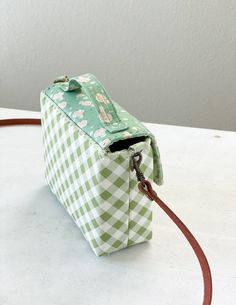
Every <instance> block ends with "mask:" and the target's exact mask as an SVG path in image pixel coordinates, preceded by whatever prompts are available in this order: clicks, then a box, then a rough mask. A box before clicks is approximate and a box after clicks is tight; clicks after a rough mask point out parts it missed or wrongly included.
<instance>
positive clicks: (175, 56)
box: [0, 0, 236, 130]
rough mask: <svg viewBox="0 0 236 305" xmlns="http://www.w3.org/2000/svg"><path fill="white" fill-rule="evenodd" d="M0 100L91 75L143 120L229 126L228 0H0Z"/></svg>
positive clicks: (233, 74) (232, 8) (12, 101)
mask: <svg viewBox="0 0 236 305" xmlns="http://www.w3.org/2000/svg"><path fill="white" fill-rule="evenodd" d="M0 35H1V36H0V38H1V50H0V63H1V73H0V90H1V98H0V106H1V107H9V108H19V109H31V110H39V92H40V90H41V89H42V88H44V87H45V86H46V85H47V84H48V83H50V82H51V81H52V80H53V79H54V78H55V77H56V76H59V75H63V74H68V75H70V76H74V75H80V74H83V73H85V72H92V73H94V74H95V75H96V76H97V77H98V78H99V79H100V80H101V81H102V83H103V84H104V85H105V87H106V89H107V90H108V92H109V93H110V95H111V96H112V97H113V98H114V99H115V100H116V101H118V102H119V103H120V104H121V105H122V106H123V107H124V108H126V109H127V110H128V111H130V112H131V113H133V114H134V115H135V116H137V117H138V118H139V119H141V120H142V121H145V122H155V123H165V124H174V125H186V126H196V127H207V128H215V129H226V130H236V119H235V117H236V103H235V99H236V2H235V0H226V1H223V0H207V1H206V0H198V1H195V0H172V1H170V0H156V1H155V0H149V1H148V0H146V1H142V0H133V1H131V0H126V1H125V0H120V1H115V0H94V1H91V0H78V1H76V0H73V1H72V0H67V1H50V0H47V1H46V0H41V1H27V0H12V1H5V0H1V1H0Z"/></svg>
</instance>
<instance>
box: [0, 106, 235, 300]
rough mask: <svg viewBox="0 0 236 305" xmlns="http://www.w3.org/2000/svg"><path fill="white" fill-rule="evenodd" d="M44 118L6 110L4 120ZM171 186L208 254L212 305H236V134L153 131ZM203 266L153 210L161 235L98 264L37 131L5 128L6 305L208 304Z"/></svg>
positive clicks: (0, 183) (2, 265)
mask: <svg viewBox="0 0 236 305" xmlns="http://www.w3.org/2000/svg"><path fill="white" fill-rule="evenodd" d="M21 116H25V117H32V116H34V117H39V113H36V112H27V111H19V110H10V109H3V108H2V109H1V108H0V118H4V117H21ZM146 126H147V127H148V128H149V129H150V130H151V131H152V132H153V133H154V134H155V135H156V137H157V141H158V143H159V148H160V152H161V157H162V163H163V169H164V179H165V183H164V185H163V186H161V187H157V188H156V190H157V192H158V194H159V195H160V197H161V198H163V199H164V200H166V201H167V202H169V205H170V207H171V208H173V209H174V211H176V213H177V214H178V215H179V216H180V217H181V218H182V219H183V220H184V221H185V223H186V224H187V226H189V228H190V229H191V230H192V231H193V233H194V234H195V236H196V237H197V239H198V240H199V242H200V244H201V245H202V247H203V249H204V250H205V252H206V255H207V256H208V259H209V262H210V265H211V268H212V275H213V281H214V296H213V303H212V304H213V305H235V304H236V243H235V241H236V133H234V132H227V131H217V130H207V129H199V128H188V127H177V126H170V125H169V126H168V125H158V124H148V123H147V124H146ZM201 300H202V279H201V272H200V268H199V266H198V262H197V260H196V258H195V257H194V255H193V252H192V250H191V248H190V247H189V245H188V244H187V242H186V241H185V239H184V238H183V237H182V235H181V233H180V232H179V231H178V229H177V228H176V227H175V225H174V224H172V223H171V221H170V220H169V219H168V217H167V216H166V215H165V214H164V212H162V211H161V210H160V209H159V208H158V207H156V206H155V207H154V237H153V240H152V241H151V242H149V243H143V244H141V245H137V246H133V247H130V248H128V249H125V250H122V251H119V252H116V253H114V254H112V255H110V256H107V257H102V258H98V257H96V256H95V255H94V253H93V252H92V251H91V249H90V247H89V245H88V244H87V242H86V241H85V240H84V238H83V236H82V234H81V233H80V231H79V229H78V228H77V227H76V225H75V224H74V223H73V221H72V220H71V219H70V218H69V216H68V214H67V213H66V212H65V211H64V210H63V207H62V206H61V205H60V204H59V203H58V201H57V200H56V198H55V197H54V196H53V195H52V193H51V192H50V190H49V188H48V186H47V185H46V183H45V180H44V175H43V155H42V135H41V129H40V127H38V126H17V127H16V126H14V127H2V128H0V305H126V304H127V305H141V304H142V305H146V304H147V305H200V304H201Z"/></svg>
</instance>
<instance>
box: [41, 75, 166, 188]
mask: <svg viewBox="0 0 236 305" xmlns="http://www.w3.org/2000/svg"><path fill="white" fill-rule="evenodd" d="M43 93H44V94H46V95H47V96H48V97H49V98H50V99H51V100H52V101H53V102H54V103H55V104H56V105H57V106H58V107H59V108H60V109H61V111H63V112H64V113H65V114H66V115H67V116H68V118H69V119H70V120H71V121H73V122H74V124H76V125H77V126H78V127H79V128H81V129H82V130H83V131H84V132H85V133H86V134H87V135H88V136H89V137H90V138H92V140H93V141H95V142H96V143H97V144H98V145H99V146H100V147H101V148H102V149H104V150H106V151H111V150H110V147H111V146H112V144H114V143H116V142H118V141H122V140H127V139H135V138H141V137H149V138H150V139H151V147H152V151H153V165H154V166H153V170H154V173H153V180H154V181H155V182H156V183H157V184H162V183H163V176H162V167H161V163H160V155H159V151H158V147H157V145H156V140H155V137H154V135H153V134H152V133H151V132H150V131H149V130H148V129H147V128H146V127H145V126H144V125H143V124H142V123H141V122H140V121H139V120H137V119H136V118H135V117H134V116H132V115H131V114H130V113H128V112H127V111H126V110H125V109H124V108H122V107H121V106H120V105H118V104H117V103H116V102H115V101H114V100H112V99H111V97H110V96H109V95H108V94H107V92H106V90H105V88H104V87H103V86H102V85H101V83H100V82H99V81H98V80H97V79H96V77H95V76H94V75H92V74H90V73H87V74H84V75H82V76H78V77H72V78H70V79H68V78H59V80H58V81H56V83H54V84H52V85H50V86H49V87H48V88H46V89H45V90H44V91H43ZM144 174H145V173H144Z"/></svg>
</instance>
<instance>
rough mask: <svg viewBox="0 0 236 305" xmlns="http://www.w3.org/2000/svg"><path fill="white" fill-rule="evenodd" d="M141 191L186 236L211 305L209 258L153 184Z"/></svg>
mask: <svg viewBox="0 0 236 305" xmlns="http://www.w3.org/2000/svg"><path fill="white" fill-rule="evenodd" d="M22 124H30V125H41V120H40V119H31V118H29V119H28V118H22V119H21V118H20V119H4V120H0V126H7V125H22ZM138 187H139V190H140V191H141V192H143V193H144V194H145V195H146V196H147V197H148V198H149V199H150V200H154V201H155V202H156V203H157V204H158V205H159V206H160V207H161V208H162V209H163V210H164V212H165V213H166V214H167V215H168V216H169V217H170V218H171V220H172V221H173V222H174V223H175V224H176V225H177V226H178V227H179V229H180V230H181V232H182V233H183V234H184V236H185V237H186V239H187V240H188V242H189V244H190V245H191V247H192V249H193V251H194V252H195V254H196V256H197V258H198V261H199V263H200V266H201V269H202V275H203V280H204V299H203V305H210V304H211V299H212V278H211V270H210V267H209V264H208V261H207V258H206V256H205V254H204V252H203V250H202V248H201V246H200V245H199V243H198V242H197V240H196V238H195V237H194V236H193V234H192V233H191V232H190V231H189V229H188V228H187V227H186V225H185V224H184V223H183V222H182V221H181V220H180V219H179V217H178V216H177V215H175V213H174V212H173V211H172V210H171V209H170V208H169V207H168V206H167V205H166V204H165V203H164V202H163V201H162V200H161V199H160V198H159V197H158V196H157V194H156V192H155V191H154V190H153V189H152V185H151V183H150V182H149V181H148V180H146V179H144V180H142V181H141V182H139V184H138Z"/></svg>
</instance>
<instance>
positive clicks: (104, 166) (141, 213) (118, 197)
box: [41, 93, 153, 256]
mask: <svg viewBox="0 0 236 305" xmlns="http://www.w3.org/2000/svg"><path fill="white" fill-rule="evenodd" d="M41 113H42V130H43V142H44V160H45V177H46V180H47V182H48V184H49V186H50V188H51V190H52V192H53V193H54V194H55V195H56V196H57V198H58V200H59V201H60V202H61V204H62V205H63V206H64V207H65V209H66V210H67V212H68V213H69V215H70V216H71V217H72V218H73V220H74V221H75V223H76V224H77V226H78V227H79V228H80V230H81V232H82V233H83V235H84V237H85V238H86V240H87V241H88V242H89V244H90V246H91V247H92V249H93V251H94V252H95V254H96V255H98V256H100V255H105V254H108V253H111V252H114V251H117V250H120V249H122V248H125V247H127V246H130V245H133V244H137V243H141V242H144V241H146V240H150V239H151V236H152V231H151V220H152V209H151V204H150V201H149V199H148V198H146V197H145V196H144V195H143V194H141V193H140V191H139V190H138V187H137V180H136V176H135V172H134V171H131V169H130V167H131V156H132V154H133V153H134V152H136V151H140V150H141V149H142V155H143V160H142V165H141V170H142V171H143V172H144V174H145V176H146V177H147V178H148V179H152V172H153V168H152V165H153V156H152V149H151V146H150V139H149V138H147V139H146V141H145V142H140V143H136V144H134V145H132V146H131V148H130V149H126V150H122V151H117V152H113V153H111V152H107V151H104V150H103V149H102V148H101V147H100V146H99V145H98V144H97V143H95V142H94V141H93V140H92V139H91V138H90V137H89V136H87V135H86V134H85V133H84V131H82V130H81V129H80V128H78V126H76V124H75V123H74V122H73V121H71V120H70V119H69V118H68V117H67V116H66V115H65V114H64V113H63V112H62V111H61V109H60V108H59V107H58V106H57V105H56V104H55V103H54V102H53V101H52V100H51V99H50V98H48V97H47V96H46V95H44V93H42V94H41Z"/></svg>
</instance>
